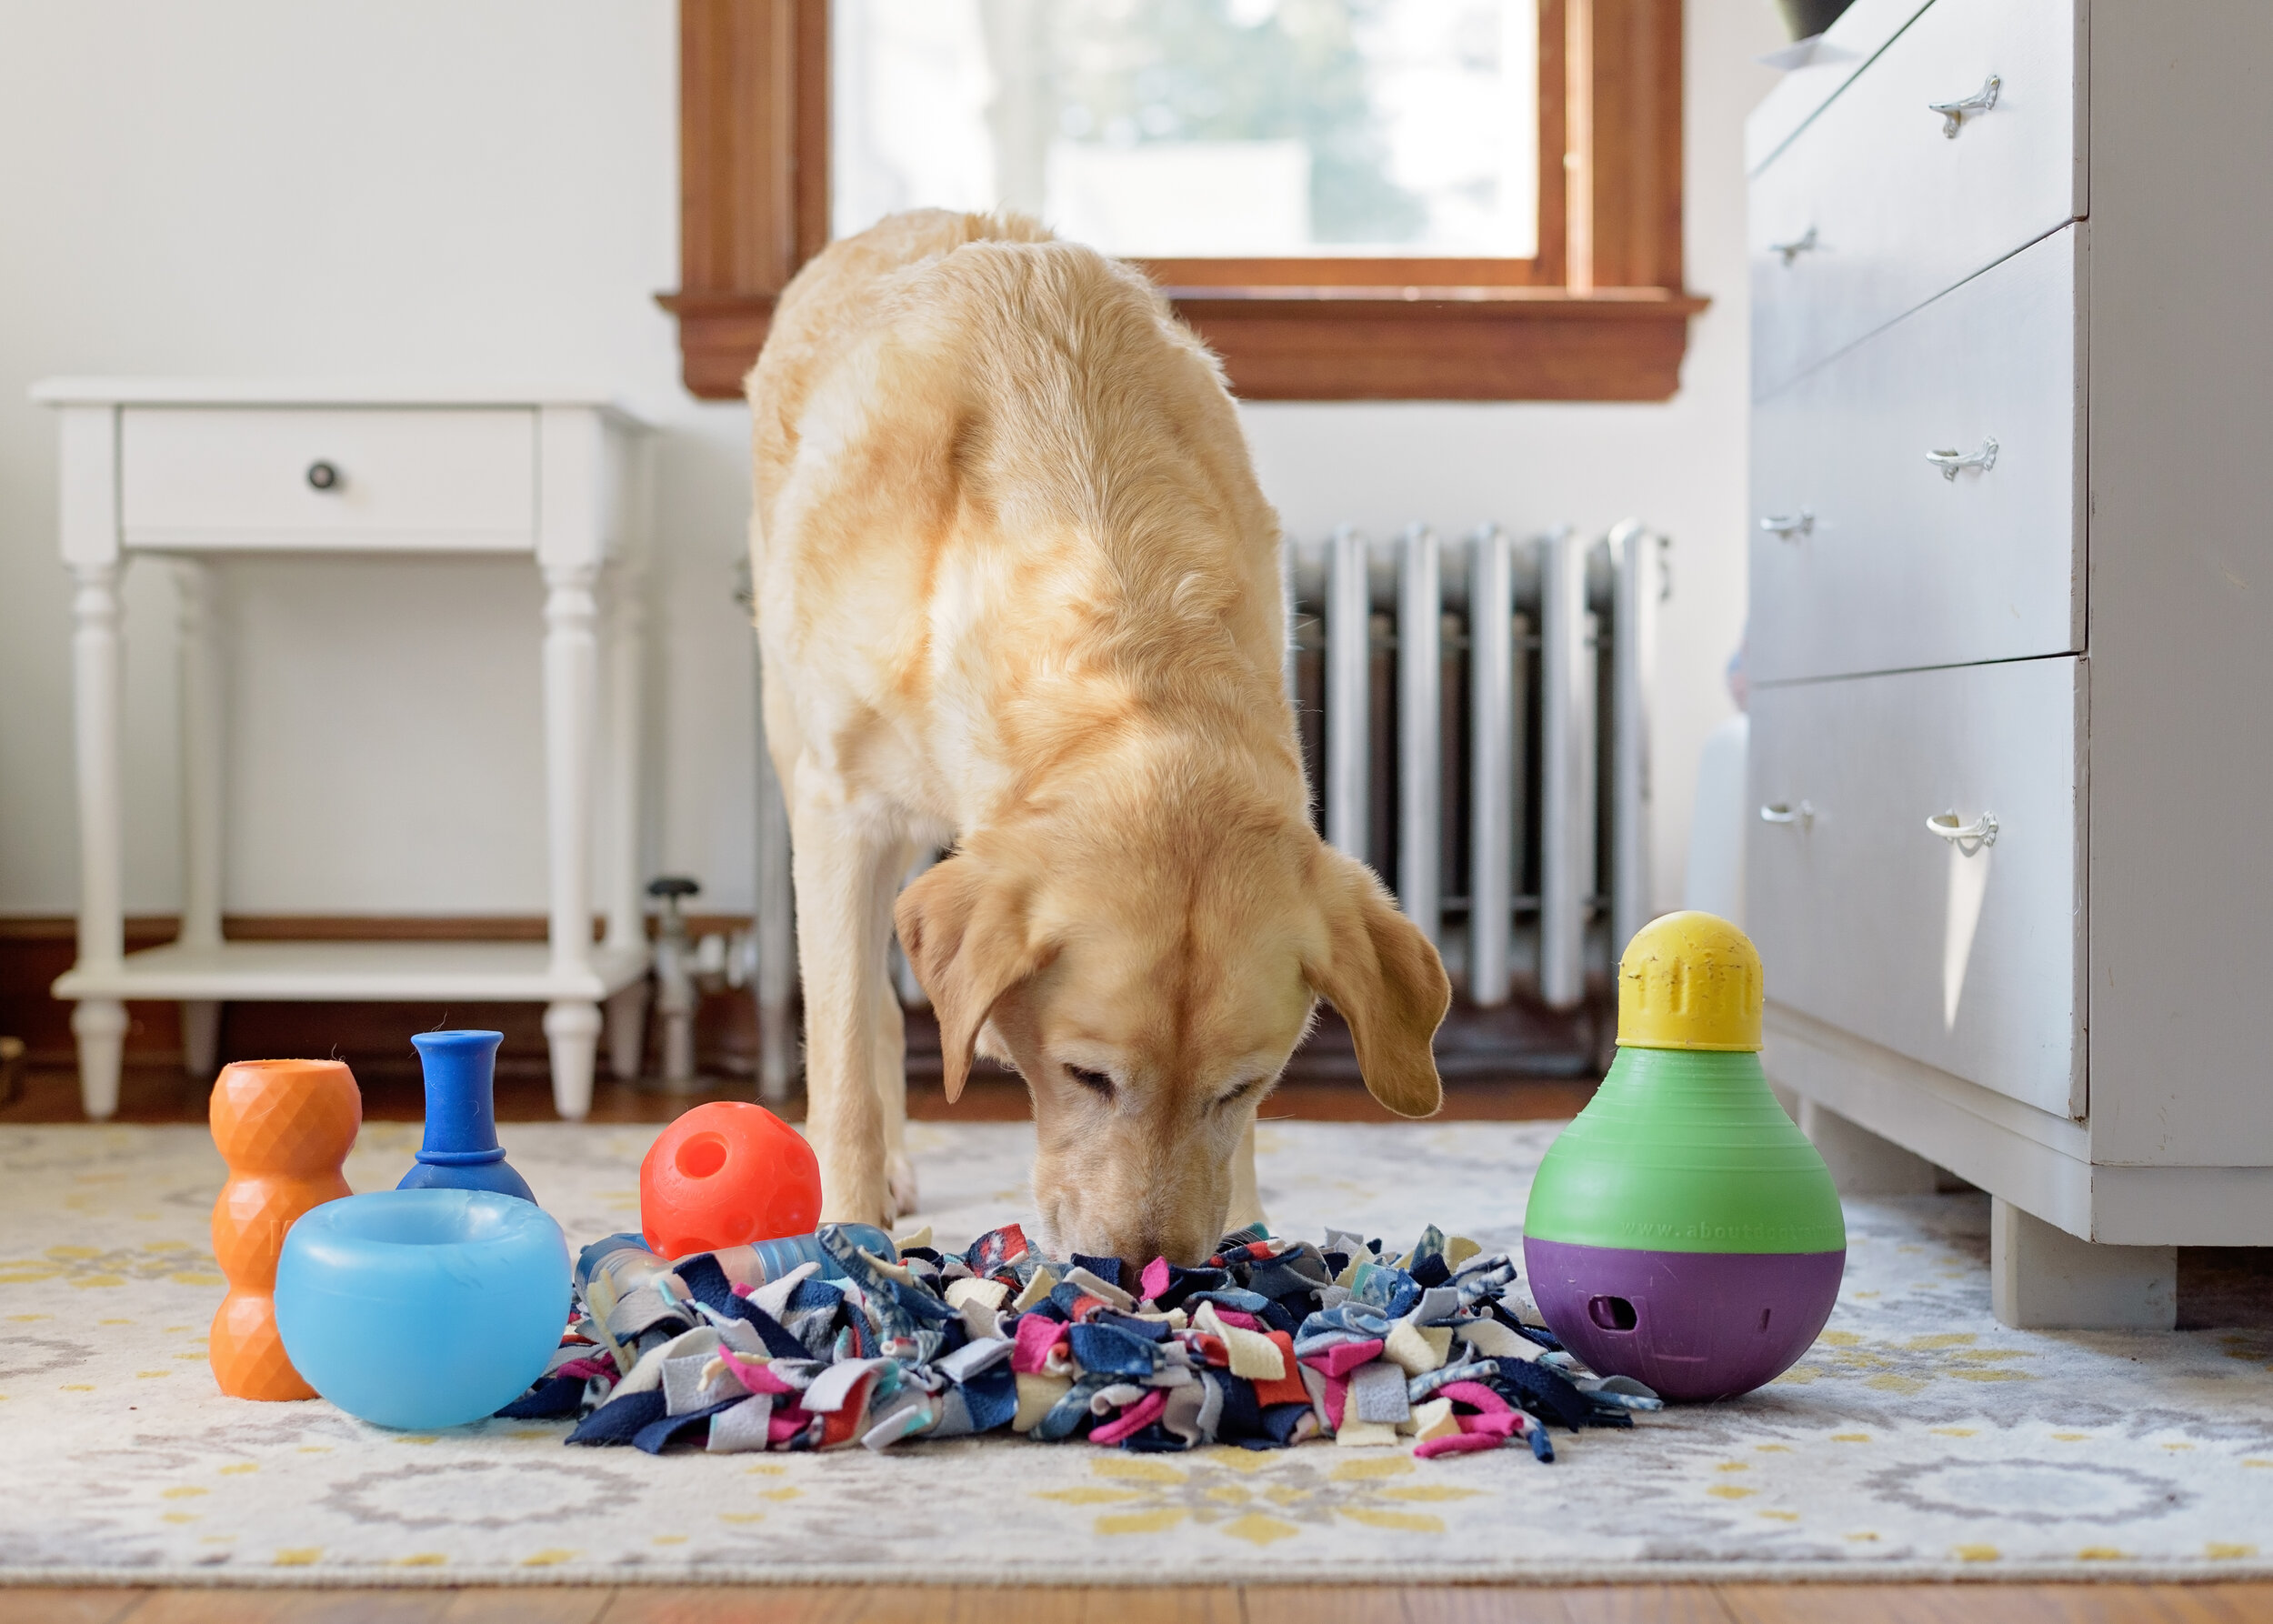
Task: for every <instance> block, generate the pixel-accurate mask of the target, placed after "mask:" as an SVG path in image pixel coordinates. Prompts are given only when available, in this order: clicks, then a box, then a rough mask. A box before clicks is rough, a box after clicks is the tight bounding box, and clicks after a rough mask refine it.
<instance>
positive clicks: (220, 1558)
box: [0, 1123, 2273, 1584]
mask: <svg viewBox="0 0 2273 1624" xmlns="http://www.w3.org/2000/svg"><path fill="white" fill-rule="evenodd" d="M1555 1131H1556V1125H1555V1124H1551V1123H1540V1124H1532V1123H1510V1124H1500V1123H1460V1124H1457V1125H1446V1126H1414V1127H1399V1128H1370V1127H1364V1126H1356V1125H1345V1124H1333V1123H1279V1124H1276V1125H1270V1126H1268V1127H1267V1128H1266V1129H1265V1132H1264V1134H1263V1136H1262V1141H1261V1142H1262V1155H1263V1159H1262V1172H1263V1184H1264V1194H1265V1199H1266V1202H1267V1205H1268V1207H1269V1208H1270V1212H1271V1216H1272V1218H1273V1220H1274V1225H1275V1227H1276V1228H1278V1229H1279V1230H1280V1231H1281V1232H1283V1233H1288V1234H1295V1235H1307V1236H1317V1234H1318V1233H1319V1231H1320V1230H1321V1229H1322V1228H1323V1227H1324V1226H1325V1225H1327V1223H1332V1224H1335V1225H1336V1226H1337V1227H1340V1228H1352V1229H1358V1230H1361V1231H1362V1232H1364V1233H1367V1234H1375V1235H1381V1236H1385V1237H1390V1238H1400V1239H1408V1240H1409V1238H1411V1237H1413V1236H1415V1235H1417V1233H1418V1232H1419V1230H1420V1228H1421V1227H1422V1226H1423V1225H1424V1224H1426V1223H1427V1222H1429V1221H1432V1220H1433V1221H1435V1222H1437V1223H1439V1224H1441V1225H1443V1226H1444V1227H1445V1228H1447V1230H1453V1229H1457V1230H1459V1231H1461V1232H1463V1233H1467V1234H1469V1235H1472V1236H1474V1237H1475V1238H1477V1239H1478V1240H1479V1241H1481V1242H1483V1243H1484V1245H1485V1246H1486V1247H1487V1248H1495V1249H1496V1248H1512V1247H1513V1246H1514V1243H1515V1242H1516V1241H1517V1238H1518V1236H1519V1234H1520V1220H1521V1218H1522V1213H1523V1207H1524V1199H1525V1195H1526V1192H1527V1188H1528V1186H1529V1181H1530V1176H1531V1171H1532V1169H1533V1168H1535V1167H1536V1166H1537V1162H1538V1158H1539V1156H1540V1154H1541V1153H1542V1152H1543V1151H1544V1150H1545V1148H1546V1147H1547V1143H1548V1142H1549V1140H1551V1139H1552V1138H1553V1137H1554V1134H1555ZM654 1132H655V1129H653V1128H599V1127H572V1126H566V1125H550V1124H547V1125H535V1126H530V1125H519V1126H510V1127H508V1128H506V1129H505V1130H504V1133H505V1139H506V1148H507V1149H508V1150H509V1151H510V1153H511V1155H512V1158H513V1160H514V1162H515V1164H516V1166H517V1167H519V1168H521V1170H522V1171H523V1172H524V1173H525V1174H526V1176H527V1178H528V1179H529V1181H530V1182H531V1184H532V1185H534V1186H535V1188H536V1192H537V1195H538V1197H539V1198H540V1199H541V1200H542V1201H543V1202H544V1204H545V1205H546V1208H548V1209H549V1210H551V1211H552V1212H553V1213H554V1215H555V1216H556V1217H557V1218H560V1220H561V1221H562V1223H563V1225H564V1226H565V1227H566V1229H567V1231H568V1234H569V1238H570V1242H571V1244H572V1245H575V1244H579V1243H581V1242H582V1241H585V1240H588V1239H591V1238H595V1237H596V1236H599V1235H602V1234H605V1233H607V1232H609V1231H611V1230H614V1229H618V1228H632V1227H635V1225H636V1209H637V1196H636V1169H637V1166H638V1159H639V1157H640V1154H641V1153H642V1151H643V1150H644V1149H645V1148H646V1144H647V1142H648V1140H649V1139H650V1138H652V1137H653V1135H654ZM416 1136H417V1129H416V1128H413V1127H407V1126H398V1125H392V1124H379V1125H374V1126H372V1127H369V1128H366V1129H365V1132H364V1136H363V1139H362V1142H361V1143H360V1144H359V1145H358V1146H357V1148H356V1150H355V1155H354V1157H353V1158H352V1159H351V1160H350V1162H349V1164H348V1176H349V1178H350V1180H351V1181H352V1182H353V1183H354V1185H355V1188H358V1189H373V1188H384V1187H386V1186H388V1185H391V1184H392V1183H393V1182H394V1181H395V1179H396V1178H397V1177H398V1176H399V1175H400V1173H401V1171H402V1170H403V1168H406V1166H408V1165H409V1161H410V1154H411V1150H412V1148H414V1146H415V1144H416ZM910 1136H911V1138H912V1140H913V1143H914V1148H915V1150H916V1159H917V1166H918V1168H919V1172H920V1176H921V1178H922V1181H923V1190H924V1195H925V1198H926V1203H927V1212H926V1216H927V1218H928V1219H929V1221H930V1222H931V1223H933V1224H934V1225H935V1226H936V1230H937V1233H938V1236H939V1238H940V1239H941V1240H942V1241H943V1242H947V1243H950V1244H953V1245H957V1246H960V1245H962V1244H964V1243H965V1241H966V1240H967V1239H968V1238H970V1237H972V1236H974V1235H976V1233H978V1232H980V1231H981V1230H983V1229H985V1228H990V1227H992V1226H994V1225H995V1224H996V1223H999V1222H1001V1221H1003V1220H1005V1219H1006V1218H1014V1217H1017V1216H1020V1215H1021V1214H1022V1212H1023V1211H1024V1210H1025V1208H1026V1203H1027V1193H1026V1158H1027V1157H1028V1156H1029V1154H1030V1153H1031V1149H1032V1144H1033V1137H1032V1130H1031V1128H1027V1127H1025V1126H1023V1125H1000V1124H972V1125H968V1126H963V1125H953V1126H950V1125H941V1124H935V1123H919V1124H916V1125H914V1126H913V1127H912V1128H911V1129H910ZM221 1178H222V1167H221V1163H220V1161H219V1159H218V1158H216V1157H215V1155H214V1153H213V1150H212V1148H211V1145H210V1143H209V1142H208V1141H207V1139H206V1138H205V1134H204V1132H203V1131H202V1130H201V1129H197V1128H131V1127H105V1128H5V1129H0V1330H4V1331H5V1336H4V1337H0V1437H5V1439H6V1442H7V1445H8V1453H9V1456H10V1458H11V1459H12V1461H13V1463H14V1469H13V1472H12V1476H13V1477H14V1479H15V1488H14V1489H12V1491H11V1493H10V1494H9V1496H8V1504H7V1507H6V1509H5V1511H0V1579H13V1580H16V1581H26V1580H29V1581H36V1582H45V1583H57V1582H95V1581H115V1580H120V1579H127V1580H137V1579H138V1580H145V1581H150V1582H159V1581H163V1582H167V1583H182V1582H195V1581H197V1580H199V1579H211V1580H215V1581H218V1582H229V1583H245V1582H260V1581H264V1580H268V1581H276V1582H285V1583H291V1584H308V1583H312V1582H313V1583H324V1582H332V1583H372V1582H390V1583H405V1582H407V1583H416V1582H421V1581H430V1582H440V1583H466V1582H471V1581H476V1580H479V1581H483V1582H496V1581H497V1580H500V1579H529V1580H535V1581H546V1580H550V1581H556V1582H557V1581H566V1582H574V1581H578V1580H598V1581H606V1582H608V1583H624V1582H626V1581H635V1580H640V1579H653V1580H667V1581H671V1582H680V1583H683V1582H686V1581H687V1580H690V1579H719V1580H729V1579H730V1580H736V1581H744V1582H746V1581H752V1580H766V1579H782V1580H791V1579H795V1580H831V1579H872V1580H878V1581H894V1582H903V1583H905V1582H910V1581H921V1580H954V1581H959V1582H975V1581H976V1582H985V1581H988V1580H1002V1581H1005V1582H1019V1581H1026V1580H1034V1581H1042V1580H1053V1581H1065V1580H1068V1579H1078V1580H1081V1581H1085V1582H1091V1583H1098V1582H1114V1581H1125V1582H1139V1581H1158V1580H1163V1579H1177V1580H1183V1581H1193V1580H1198V1581H1211V1580H1212V1581H1225V1582H1230V1581H1254V1580H1258V1579H1260V1580H1270V1579H1287V1580H1304V1581H1309V1582H1317V1580H1319V1579H1352V1580H1404V1581H1410V1580H1414V1579H1471V1580H1473V1579H1538V1580H1543V1581H1544V1580H1558V1581H1567V1580H1572V1579H1581V1580H1584V1579H1636V1580H1669V1579H1699V1578H1707V1579H1745V1578H1764V1577H1786V1578H1826V1579H1827V1578H1856V1579H1861V1578H1866V1577H1879V1578H1888V1577H1892V1578H1927V1577H1936V1576H1951V1575H1956V1576H1964V1577H1978V1578H1992V1577H1994V1578H2023V1577H2036V1578H2043V1577H2073V1576H2078V1575H2100V1576H2106V1577H2118V1576H2126V1577H2128V1576H2153V1577H2163V1578H2169V1577H2181V1576H2192V1575H2200V1576H2204V1577H2208V1576H2213V1575H2214V1576H2217V1577H2221V1578H2223V1577H2244V1576H2248V1575H2260V1576H2261V1575H2265V1574H2268V1573H2273V1560H2269V1559H2268V1556H2269V1555H2273V1534H2269V1533H2268V1530H2273V1332H2268V1331H2265V1330H2251V1331H2237V1332H2217V1331H2203V1332H2189V1333H2180V1334H2178V1335H2175V1336H2167V1337H2137V1336H2115V1335H2090V1334H2083V1333H2058V1334H2028V1333H2022V1332H2016V1331H2008V1330H2006V1329H2004V1328H2001V1327H1999V1326H1998V1324H1997V1323H1996V1321H1995V1320H1994V1319H1993V1318H1991V1317H1990V1314H1989V1306H1988V1270H1987V1253H1988V1239H1987V1229H1988V1208H1987V1203H1986V1200H1985V1198H1981V1197H1978V1196H1972V1197H1966V1196H1946V1197H1932V1198H1914V1199H1907V1200H1886V1201H1863V1202H1857V1203H1853V1204H1850V1206H1849V1208H1848V1211H1847V1221H1848V1224H1849V1226H1850V1253H1849V1261H1848V1265H1847V1286H1846V1289H1845V1291H1844V1293H1843V1295H1842V1297H1841V1299H1840V1303H1839V1307H1838V1309H1837V1313H1836V1314H1835V1315H1834V1316H1833V1318H1832V1320H1831V1324H1830V1328H1828V1329H1827V1331H1826V1332H1825V1334H1824V1336H1823V1338H1822V1340H1821V1341H1820V1342H1819V1343H1818V1344H1817V1346H1816V1348H1815V1349H1814V1350H1813V1351H1812V1352H1811V1353H1810V1354H1809V1355H1808V1357H1807V1358H1806V1359H1804V1360H1803V1361H1802V1362H1801V1363H1800V1364H1799V1365H1798V1366H1797V1368H1794V1369H1793V1370H1792V1371H1790V1372H1789V1373H1788V1374H1787V1375H1786V1376H1785V1377H1784V1378H1782V1379H1781V1380H1779V1381H1777V1383H1775V1384H1774V1385H1773V1386H1771V1387H1769V1388H1767V1389H1765V1390H1763V1391H1761V1392H1759V1393H1756V1394H1754V1395H1752V1396H1750V1397H1749V1398H1744V1399H1741V1400H1737V1401H1734V1402H1730V1403H1726V1404H1719V1405H1714V1406H1708V1407H1703V1408H1675V1409H1670V1410H1668V1411H1667V1412H1666V1413H1664V1414H1662V1415H1657V1416H1642V1417H1639V1418H1637V1422H1638V1424H1637V1426H1636V1427H1635V1429H1633V1430H1632V1431H1630V1432H1616V1431H1612V1432H1586V1433H1581V1434H1577V1435H1575V1436H1574V1435H1567V1434H1566V1435H1562V1436H1559V1437H1558V1438H1557V1443H1556V1449H1557V1461H1556V1462H1555V1464H1553V1465H1551V1466H1542V1465H1540V1464H1538V1463H1537V1462H1536V1461H1534V1460H1533V1459H1531V1457H1530V1455H1529V1453H1528V1452H1527V1451H1523V1450H1515V1449H1511V1450H1504V1451H1498V1452H1495V1453H1491V1454H1485V1455H1467V1456H1453V1457H1447V1458H1444V1459H1437V1460H1430V1461H1417V1460H1415V1459H1412V1458H1411V1456H1410V1455H1409V1454H1408V1453H1407V1452H1406V1451H1405V1450H1403V1449H1394V1450H1392V1449H1348V1448H1341V1447H1337V1446H1334V1445H1330V1444H1312V1445H1307V1446H1304V1447H1302V1448H1299V1449H1292V1450H1287V1451H1281V1452H1277V1453H1268V1454H1250V1453H1246V1452H1243V1451H1240V1450H1237V1449H1212V1450H1208V1451H1207V1452H1205V1453H1201V1454H1197V1455H1187V1456H1176V1455H1166V1456H1162V1455H1153V1456H1131V1455H1125V1454H1122V1453H1120V1452H1118V1451H1116V1450H1109V1449H1096V1448H1093V1447H1090V1446H1087V1445H1084V1444H1061V1445H1049V1444H1037V1443H1030V1442H1026V1441H1024V1440H1021V1439H1009V1438H992V1439H969V1440H961V1441H956V1442H945V1443H938V1444H920V1443H919V1444H916V1445H913V1446H908V1447H904V1448H901V1449H895V1450H893V1451H892V1452H891V1453H889V1454H887V1455H882V1456H878V1455H872V1454H870V1453H869V1452H867V1451H866V1450H864V1449H852V1450H849V1451H845V1452H841V1453H832V1454H827V1455H797V1456H765V1457H752V1456H747V1455H742V1456H703V1455H699V1454H695V1455H670V1456H666V1457H663V1458H660V1459H657V1458H652V1457H648V1456H645V1455H641V1454H638V1453H636V1451H633V1450H630V1449H606V1450H598V1449H591V1450H587V1449H564V1448H563V1447H562V1446H561V1442H560V1439H561V1438H562V1436H563V1435H564V1434H565V1433H566V1423H561V1424H555V1425H531V1424H528V1423H506V1422H496V1421H493V1422H487V1423H484V1424H482V1425H480V1426H476V1427H473V1428H467V1429H460V1430H458V1431H456V1432H451V1433H446V1434H444V1435H441V1436H430V1435H406V1434H400V1433H389V1432H385V1431H382V1430H380V1429H375V1428H372V1427H368V1426H365V1425H364V1424H363V1423H361V1422H358V1421H355V1420H353V1419H351V1418H348V1417H346V1416H345V1415H343V1414H341V1413H340V1412H339V1411H337V1410H335V1409H334V1408H331V1406H329V1405H327V1404H325V1403H323V1402H321V1401H320V1400H317V1401H311V1402H307V1403H301V1404H270V1405H263V1404H252V1403H245V1402H240V1401H237V1400H234V1399H229V1398H223V1397H221V1396H220V1395H219V1394H218V1393H217V1392H216V1391H215V1388H214V1386H213V1381H212V1378H211V1376H210V1375H209V1374H208V1372H207V1370H206V1368H205V1361H204V1353H203V1348H204V1345H205V1344H204V1338H205V1327H206V1323H207V1321H208V1320H209V1319H210V1318H211V1316H212V1314H213V1310H214V1307H215V1303H217V1302H218V1300H219V1298H220V1296H221V1285H222V1282H221V1279H220V1277H219V1276H218V1275H217V1274H216V1273H215V1268H214V1263H213V1258H212V1256H211V1254H210V1251H209V1250H208V1246H207V1239H206V1232H205V1225H206V1215H207V1212H208V1209H209V1208H210V1206H211V1204H212V1201H213V1198H214V1194H215V1191H216V1190H217V1189H218V1188H219V1187H220V1182H221ZM921 1221H923V1220H921V1219H918V1220H917V1222H921ZM914 1227H915V1225H913V1224H911V1225H910V1226H908V1228H914ZM2261 1546H2262V1547H2263V1548H2264V1549H2260V1548H2261Z"/></svg>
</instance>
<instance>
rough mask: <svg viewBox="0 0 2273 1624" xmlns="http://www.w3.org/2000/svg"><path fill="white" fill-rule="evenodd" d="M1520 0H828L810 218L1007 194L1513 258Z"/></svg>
mask: <svg viewBox="0 0 2273 1624" xmlns="http://www.w3.org/2000/svg"><path fill="white" fill-rule="evenodd" d="M1538 27H1539V22H1538V15H1537V5H1536V0H830V5H829V35H830V57H829V75H830V82H829V92H830V95H829V102H830V106H829V147H830V174H829V183H830V207H829V219H830V228H831V232H832V235H835V236H848V235H850V234H852V233H854V232H856V231H859V230H861V229H863V228H865V227H866V226H869V225H871V224H873V223H874V222H875V221H876V220H877V219H880V218H882V217H883V216H886V215H887V214H891V213H893V212H895V211H896V210H899V209H904V208H915V207H925V206H935V207H946V208H962V209H973V210H985V209H991V208H996V207H1007V208H1014V209H1018V210H1021V211H1024V212H1026V213H1028V214H1032V215H1036V216H1039V217H1041V218H1042V219H1043V220H1044V221H1046V223H1048V224H1049V225H1050V226H1053V227H1054V228H1056V230H1057V231H1058V232H1059V233H1060V234H1061V235H1063V236H1069V237H1073V238H1075V239H1077V240H1080V241H1084V242H1087V243H1090V244H1092V245H1093V246H1096V247H1097V248H1100V249H1102V250H1104V251H1105V252H1107V253H1111V254H1118V255H1126V256H1140V257H1152V258H1165V257H1178V256H1184V257H1196V258H1197V257H1225V256H1289V257H1294V256H1463V257H1495V258H1512V259H1524V258H1528V257H1530V256H1532V255H1534V254H1535V253H1536V252H1537V244H1538V226H1539V222H1538V210H1539V186H1538V165H1539V143H1538V129H1539V119H1538V114H1539V106H1538Z"/></svg>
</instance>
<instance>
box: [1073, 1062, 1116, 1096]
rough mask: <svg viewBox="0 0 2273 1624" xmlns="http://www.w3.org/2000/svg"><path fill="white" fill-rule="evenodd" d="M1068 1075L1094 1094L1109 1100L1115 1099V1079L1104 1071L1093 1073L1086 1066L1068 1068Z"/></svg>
mask: <svg viewBox="0 0 2273 1624" xmlns="http://www.w3.org/2000/svg"><path fill="white" fill-rule="evenodd" d="M1066 1076H1067V1077H1069V1078H1073V1079H1074V1081H1076V1083H1079V1084H1080V1085H1081V1086H1082V1087H1083V1088H1086V1089H1088V1090H1089V1091H1090V1092H1092V1093H1094V1094H1100V1095H1103V1096H1104V1097H1105V1098H1107V1099H1110V1098H1113V1079H1112V1078H1109V1077H1107V1076H1106V1075H1105V1073H1103V1072H1102V1071H1091V1070H1090V1069H1089V1068H1087V1067H1086V1066H1068V1067H1066Z"/></svg>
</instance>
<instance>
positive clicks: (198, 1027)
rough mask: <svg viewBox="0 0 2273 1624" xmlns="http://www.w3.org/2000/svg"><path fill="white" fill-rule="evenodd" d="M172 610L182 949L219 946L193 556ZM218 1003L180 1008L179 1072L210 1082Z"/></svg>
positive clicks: (212, 765) (211, 734)
mask: <svg viewBox="0 0 2273 1624" xmlns="http://www.w3.org/2000/svg"><path fill="white" fill-rule="evenodd" d="M175 583H176V589H177V594H178V601H179V605H180V638H181V666H182V680H181V707H182V927H181V930H180V933H179V934H178V935H177V937H175V939H176V940H177V941H178V942H179V943H180V944H181V945H182V946H183V947H197V948H207V949H217V948H219V947H220V946H221V873H222V832H221V830H222V807H223V798H222V797H223V794H224V788H223V785H224V778H225V773H224V751H225V748H226V747H225V743H224V735H223V732H222V729H223V727H224V725H225V721H224V717H225V707H224V703H223V697H222V686H221V671H220V657H219V638H218V637H217V635H216V630H217V628H216V627H215V624H214V575H213V570H212V568H211V566H208V565H205V564H204V563H202V562H200V561H198V560H195V559H183V560H181V561H180V562H178V563H177V564H175ZM220 1038H221V1006H220V1005H219V1004H218V1003H217V1002H215V1001H213V1000H211V999H203V998H201V999H194V1000H190V1001H186V1002H185V1003H184V1004H183V1005H182V1069H183V1071H184V1072H185V1073H186V1074H187V1075H188V1076H189V1077H191V1078H195V1079H196V1080H197V1081H199V1082H210V1081H212V1080H213V1072H214V1064H215V1060H217V1059H218V1058H219V1055H220Z"/></svg>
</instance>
